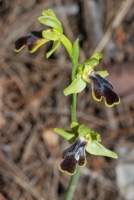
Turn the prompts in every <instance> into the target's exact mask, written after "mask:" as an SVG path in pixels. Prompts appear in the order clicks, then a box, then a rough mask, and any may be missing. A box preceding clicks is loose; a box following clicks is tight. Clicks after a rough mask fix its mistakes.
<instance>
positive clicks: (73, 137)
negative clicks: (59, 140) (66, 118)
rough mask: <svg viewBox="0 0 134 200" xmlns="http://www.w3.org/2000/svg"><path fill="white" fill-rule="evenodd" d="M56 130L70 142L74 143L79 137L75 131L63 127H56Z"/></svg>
mask: <svg viewBox="0 0 134 200" xmlns="http://www.w3.org/2000/svg"><path fill="white" fill-rule="evenodd" d="M54 131H55V132H56V133H57V134H59V135H60V136H62V137H63V138H65V139H66V140H67V141H68V142H69V143H73V142H74V141H75V140H76V138H77V137H78V135H77V134H76V133H74V132H73V131H68V130H64V129H62V128H54Z"/></svg>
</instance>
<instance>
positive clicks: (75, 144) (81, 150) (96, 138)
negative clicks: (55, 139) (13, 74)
mask: <svg viewBox="0 0 134 200" xmlns="http://www.w3.org/2000/svg"><path fill="white" fill-rule="evenodd" d="M38 20H39V22H40V23H42V24H44V25H45V26H48V28H47V29H43V30H39V31H32V32H31V33H29V34H27V35H25V36H22V37H19V38H18V39H17V40H16V41H15V51H16V52H19V51H20V50H22V48H23V47H25V46H27V47H28V50H29V52H30V53H33V52H35V51H36V50H37V49H38V48H39V47H40V46H41V45H43V44H45V43H47V42H49V41H53V45H52V48H51V50H50V51H49V52H47V54H46V57H47V58H49V57H50V56H51V55H52V54H53V53H54V52H55V51H56V49H57V48H58V47H59V45H60V44H62V45H63V46H64V47H65V48H66V50H67V52H68V54H69V57H70V60H71V62H72V75H71V80H72V81H71V84H70V85H69V86H68V87H67V88H65V89H64V95H65V96H67V95H72V101H71V124H70V128H71V130H64V129H62V128H55V129H54V131H55V132H56V133H57V134H59V135H60V136H62V137H63V138H65V139H66V140H67V141H68V142H69V143H70V144H71V145H70V146H69V147H68V148H66V149H65V150H64V151H63V153H62V158H63V160H62V162H61V164H60V166H59V168H60V170H61V171H62V172H66V173H67V174H69V175H71V176H72V177H71V180H70V184H69V186H68V189H67V193H66V196H65V200H71V199H72V198H73V194H74V191H75V187H76V185H77V181H78V177H79V174H80V168H79V167H83V166H85V165H86V153H89V154H93V155H97V156H107V157H111V158H118V156H117V154H116V153H114V152H112V151H111V150H108V149H107V148H105V147H104V146H102V145H101V144H100V142H101V137H100V134H99V133H97V132H96V131H94V130H91V129H90V128H89V127H87V126H86V125H85V124H79V123H78V122H77V116H76V102H77V97H78V93H80V92H81V91H82V90H84V88H85V87H86V84H91V87H92V96H93V98H94V99H95V100H96V101H101V100H102V99H104V102H105V105H106V106H108V107H112V106H114V105H115V104H118V103H119V102H120V99H119V97H118V95H117V94H116V92H115V91H114V88H113V86H112V84H111V83H110V82H109V81H108V80H106V79H105V77H106V76H107V75H108V72H107V71H95V70H94V68H95V66H97V65H98V64H99V60H100V59H101V58H103V55H102V53H96V54H95V55H93V56H92V57H91V58H89V59H87V60H86V61H85V62H83V63H80V64H78V59H79V40H78V39H76V41H75V42H74V44H72V43H71V42H70V40H69V39H68V38H67V37H66V36H65V35H64V34H63V27H62V24H61V22H60V21H59V19H58V18H57V16H56V15H55V13H54V12H53V11H52V10H51V9H48V10H44V11H43V12H42V16H40V17H39V18H38ZM72 186H74V187H72Z"/></svg>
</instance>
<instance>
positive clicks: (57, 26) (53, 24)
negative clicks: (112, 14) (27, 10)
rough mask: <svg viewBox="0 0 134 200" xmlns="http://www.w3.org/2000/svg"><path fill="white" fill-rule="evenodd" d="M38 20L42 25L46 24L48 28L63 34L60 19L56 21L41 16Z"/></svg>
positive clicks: (49, 17)
mask: <svg viewBox="0 0 134 200" xmlns="http://www.w3.org/2000/svg"><path fill="white" fill-rule="evenodd" d="M38 20H39V21H40V23H42V24H45V25H46V26H49V27H52V28H55V29H56V30H58V31H59V32H60V33H63V29H62V26H61V23H60V21H59V20H58V19H56V18H54V17H52V16H41V17H39V18H38Z"/></svg>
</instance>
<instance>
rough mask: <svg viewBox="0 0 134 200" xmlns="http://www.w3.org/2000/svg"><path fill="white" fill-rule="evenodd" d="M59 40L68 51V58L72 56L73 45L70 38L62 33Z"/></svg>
mask: <svg viewBox="0 0 134 200" xmlns="http://www.w3.org/2000/svg"><path fill="white" fill-rule="evenodd" d="M60 40H61V42H62V44H63V45H64V47H65V48H66V50H67V51H68V54H69V56H70V58H72V52H73V47H72V44H71V42H70V40H69V39H68V38H67V37H66V36H65V35H64V34H62V35H61V39H60Z"/></svg>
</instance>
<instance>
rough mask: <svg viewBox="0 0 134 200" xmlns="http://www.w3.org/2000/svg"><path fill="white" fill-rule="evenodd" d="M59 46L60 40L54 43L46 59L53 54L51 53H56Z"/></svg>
mask: <svg viewBox="0 0 134 200" xmlns="http://www.w3.org/2000/svg"><path fill="white" fill-rule="evenodd" d="M59 45H60V40H57V41H54V42H53V46H52V49H51V50H50V51H49V52H47V54H46V58H49V57H50V56H51V55H52V54H53V52H54V51H56V49H57V48H58V47H59Z"/></svg>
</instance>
